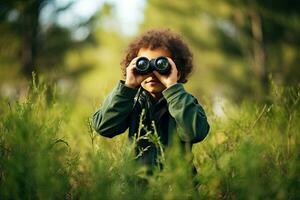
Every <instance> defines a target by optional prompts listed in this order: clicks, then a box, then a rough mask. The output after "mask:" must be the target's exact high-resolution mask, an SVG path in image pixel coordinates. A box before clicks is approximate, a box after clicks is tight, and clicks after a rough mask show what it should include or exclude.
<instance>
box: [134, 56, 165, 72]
mask: <svg viewBox="0 0 300 200" xmlns="http://www.w3.org/2000/svg"><path fill="white" fill-rule="evenodd" d="M170 69H171V66H170V63H169V61H168V58H166V57H164V56H160V57H157V58H156V59H152V60H149V59H148V58H146V57H140V58H138V59H137V61H136V66H135V70H136V72H137V73H138V74H148V73H150V72H152V71H154V70H156V71H158V72H159V73H160V74H167V73H168V72H169V71H170Z"/></svg>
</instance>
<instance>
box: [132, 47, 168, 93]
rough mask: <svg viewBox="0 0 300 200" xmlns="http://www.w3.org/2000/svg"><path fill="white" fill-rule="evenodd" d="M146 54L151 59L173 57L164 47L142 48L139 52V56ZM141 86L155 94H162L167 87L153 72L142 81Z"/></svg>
mask: <svg viewBox="0 0 300 200" xmlns="http://www.w3.org/2000/svg"><path fill="white" fill-rule="evenodd" d="M140 56H144V57H146V58H148V59H149V60H151V59H153V58H157V57H159V56H165V57H171V53H170V52H169V51H168V50H166V49H164V48H157V49H154V50H151V49H148V48H141V49H140V50H139V52H138V57H140ZM141 86H142V87H143V88H144V89H145V90H147V91H148V92H150V93H151V94H152V95H153V96H156V95H158V94H160V93H161V92H162V91H163V90H164V89H166V87H165V86H164V85H163V84H162V83H161V82H160V81H159V80H158V78H157V77H156V76H155V75H154V74H153V73H152V72H151V73H150V74H149V76H148V77H147V78H146V79H145V80H144V81H143V82H142V83H141Z"/></svg>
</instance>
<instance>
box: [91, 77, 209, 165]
mask: <svg viewBox="0 0 300 200" xmlns="http://www.w3.org/2000/svg"><path fill="white" fill-rule="evenodd" d="M142 110H144V111H145V112H144V116H143V118H142V119H141V113H142ZM140 120H142V124H143V127H144V128H140V127H139V124H140ZM152 121H154V124H155V128H156V132H157V134H158V136H159V140H160V142H161V144H162V146H163V147H166V146H168V145H169V143H170V141H172V140H173V137H177V138H178V139H179V140H180V141H181V143H182V144H183V146H186V145H187V144H188V145H189V146H190V147H191V146H192V144H194V143H197V142H200V141H202V140H203V139H204V138H205V137H206V135H207V134H208V131H209V124H208V122H207V118H206V115H205V112H204V110H203V108H202V106H201V105H200V104H199V103H198V101H197V99H196V98H195V97H193V96H192V95H191V94H189V93H188V92H186V91H185V89H184V87H183V85H182V84H180V83H177V84H175V85H173V86H171V87H170V88H168V89H166V90H164V91H163V92H162V98H161V99H160V100H159V101H154V99H153V98H152V96H151V95H150V94H149V93H148V92H147V91H145V90H144V89H143V88H139V89H134V88H129V87H126V86H125V85H124V82H123V81H120V82H119V83H118V85H117V86H116V87H115V88H114V89H113V90H112V92H111V93H110V94H109V95H108V96H107V97H106V99H105V100H104V103H103V105H102V107H101V108H100V109H99V110H98V111H97V112H96V113H94V115H93V120H92V124H93V127H94V129H95V130H96V131H97V132H98V133H100V135H102V136H105V137H110V138H112V137H114V136H116V135H118V134H121V133H124V132H125V131H126V130H127V128H129V134H128V136H129V138H130V139H133V138H134V137H137V135H139V136H143V135H145V134H146V133H147V132H149V130H150V131H152V132H153V125H152ZM136 149H137V153H138V151H139V150H141V149H144V150H146V151H144V152H143V154H142V156H140V157H139V160H140V161H141V162H142V163H144V164H146V165H150V166H153V165H155V164H157V155H158V151H159V150H158V149H157V146H155V145H154V144H153V142H151V141H149V140H148V139H142V140H138V142H137V147H136Z"/></svg>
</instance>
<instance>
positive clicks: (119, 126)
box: [92, 81, 138, 138]
mask: <svg viewBox="0 0 300 200" xmlns="http://www.w3.org/2000/svg"><path fill="white" fill-rule="evenodd" d="M137 91H138V89H134V88H129V87H126V86H125V85H124V82H123V81H120V82H119V83H118V85H117V86H116V87H115V88H114V89H113V90H112V92H111V93H110V94H109V95H108V96H107V97H106V98H105V100H104V102H103V105H102V107H101V108H100V109H99V110H98V111H97V112H95V113H94V114H93V117H92V126H93V128H94V129H95V130H96V131H97V132H98V133H99V134H100V135H102V136H105V137H110V138H112V137H114V136H116V135H118V134H121V133H123V132H125V131H126V129H127V128H128V126H129V123H128V117H129V115H130V113H131V111H132V109H133V103H134V97H135V95H136V93H137Z"/></svg>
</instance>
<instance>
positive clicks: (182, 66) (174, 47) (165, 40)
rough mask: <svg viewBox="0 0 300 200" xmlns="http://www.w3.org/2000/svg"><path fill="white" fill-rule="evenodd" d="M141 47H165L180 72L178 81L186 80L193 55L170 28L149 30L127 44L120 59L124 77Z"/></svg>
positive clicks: (190, 68)
mask: <svg viewBox="0 0 300 200" xmlns="http://www.w3.org/2000/svg"><path fill="white" fill-rule="evenodd" d="M141 48H149V49H151V50H155V49H158V48H166V49H167V50H168V51H169V52H170V53H171V55H172V57H171V58H172V60H173V61H174V63H175V64H176V67H177V70H178V71H179V72H180V74H181V76H180V78H179V80H178V82H179V83H186V82H187V76H188V75H189V74H190V73H191V71H192V69H193V63H192V60H193V55H192V53H191V51H190V49H189V47H188V46H187V44H186V43H184V42H183V40H182V39H181V37H180V36H179V35H177V34H175V33H173V32H171V31H170V29H152V30H149V31H147V32H145V33H143V34H142V35H140V36H139V37H137V38H136V39H135V40H134V41H132V42H131V43H130V44H129V46H128V48H127V50H126V51H125V55H124V57H123V59H122V61H121V69H122V73H123V75H124V77H126V67H127V66H128V65H129V64H130V62H131V60H132V59H134V58H135V57H137V55H138V52H139V50H140V49H141Z"/></svg>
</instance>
